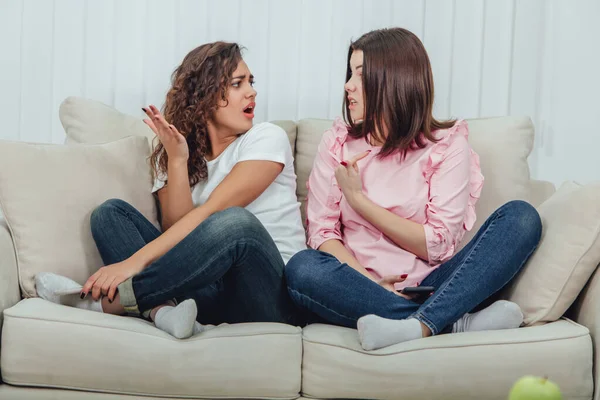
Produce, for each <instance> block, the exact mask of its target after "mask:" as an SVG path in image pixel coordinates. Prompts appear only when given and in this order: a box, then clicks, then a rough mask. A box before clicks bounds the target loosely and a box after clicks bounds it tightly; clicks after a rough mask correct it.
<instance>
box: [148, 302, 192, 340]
mask: <svg viewBox="0 0 600 400" xmlns="http://www.w3.org/2000/svg"><path fill="white" fill-rule="evenodd" d="M197 314H198V308H197V306H196V302H195V301H194V300H193V299H188V300H185V301H183V302H181V303H179V304H178V305H177V306H175V307H173V306H164V307H161V308H160V309H159V310H158V311H157V312H156V314H155V315H154V325H156V327H157V328H158V329H160V330H162V331H165V332H167V333H168V334H170V335H171V336H174V337H176V338H177V339H187V338H189V337H190V336H192V335H193V334H194V332H195V330H197V329H199V328H198V327H197V326H196V315H197ZM198 325H200V324H199V323H198ZM200 329H202V325H200ZM200 332H202V330H200Z"/></svg>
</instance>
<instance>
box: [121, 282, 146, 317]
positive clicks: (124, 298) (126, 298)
mask: <svg viewBox="0 0 600 400" xmlns="http://www.w3.org/2000/svg"><path fill="white" fill-rule="evenodd" d="M119 297H120V302H121V305H122V306H123V308H124V309H125V313H126V314H127V315H129V316H131V317H144V318H146V319H149V318H150V310H146V311H144V312H140V309H139V307H138V305H137V300H136V298H135V293H134V292H133V278H129V279H127V280H126V281H124V282H122V283H121V284H120V285H119Z"/></svg>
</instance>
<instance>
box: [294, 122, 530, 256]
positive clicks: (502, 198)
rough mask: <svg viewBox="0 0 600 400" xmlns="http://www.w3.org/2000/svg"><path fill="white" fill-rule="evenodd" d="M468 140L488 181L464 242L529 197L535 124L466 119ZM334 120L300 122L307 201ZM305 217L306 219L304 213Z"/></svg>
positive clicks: (300, 167)
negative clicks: (315, 165) (502, 210)
mask: <svg viewBox="0 0 600 400" xmlns="http://www.w3.org/2000/svg"><path fill="white" fill-rule="evenodd" d="M467 122H468V124H469V132H470V133H469V143H470V144H471V146H472V147H473V150H475V152H476V153H477V154H479V158H480V162H481V170H482V173H483V176H484V177H485V183H484V185H483V190H482V192H481V197H480V199H479V201H478V202H477V205H476V207H475V208H476V210H477V222H476V223H475V226H474V227H473V229H472V230H471V231H470V232H467V234H466V235H465V238H464V239H463V241H462V244H463V246H464V245H465V244H467V243H468V241H469V240H470V239H471V238H472V237H473V236H474V235H475V233H476V232H477V230H478V229H479V228H480V227H481V225H483V223H484V222H485V220H486V219H487V217H489V216H490V215H491V214H492V213H493V212H494V211H495V210H496V209H497V208H498V207H500V206H501V205H503V204H504V203H506V202H508V201H510V200H529V198H530V197H531V196H530V191H531V186H530V178H529V166H528V164H527V157H528V156H529V153H531V149H532V146H533V124H532V123H531V120H530V119H529V118H527V117H500V118H483V119H470V120H467ZM332 124H333V121H331V120H324V119H321V120H319V119H307V120H301V121H300V122H299V123H298V138H297V140H296V174H297V175H298V199H299V200H300V201H301V202H302V211H303V212H304V208H305V207H304V203H305V201H306V195H307V189H306V181H307V180H308V176H309V174H310V171H311V169H312V164H313V161H314V159H315V155H316V152H317V147H318V146H319V142H320V141H321V137H322V136H323V132H325V131H326V130H327V129H329V128H331V126H332ZM302 220H303V221H304V220H305V218H304V214H303V218H302Z"/></svg>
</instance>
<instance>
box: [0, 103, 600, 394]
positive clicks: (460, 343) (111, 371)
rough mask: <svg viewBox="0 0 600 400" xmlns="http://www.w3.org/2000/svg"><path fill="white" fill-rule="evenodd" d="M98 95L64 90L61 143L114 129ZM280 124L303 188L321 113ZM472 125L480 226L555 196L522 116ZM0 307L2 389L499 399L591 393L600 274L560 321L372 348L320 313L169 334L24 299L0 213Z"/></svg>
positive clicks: (301, 192)
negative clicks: (307, 319) (511, 206)
mask: <svg viewBox="0 0 600 400" xmlns="http://www.w3.org/2000/svg"><path fill="white" fill-rule="evenodd" d="M94 107H99V108H98V109H97V108H94ZM102 107H105V106H101V105H99V104H95V103H94V102H90V103H86V101H84V100H81V99H74V98H70V99H67V101H66V102H65V103H64V104H63V106H62V108H61V120H62V121H63V125H65V128H66V131H67V134H68V137H69V142H102V141H106V140H112V139H117V138H118V137H110V135H111V134H113V133H114V132H113V131H112V130H110V129H109V130H110V132H101V130H102V129H100V128H98V129H99V131H98V132H90V131H89V130H93V129H96V128H89V130H88V131H86V129H85V125H86V124H89V125H93V124H92V123H91V122H90V121H91V120H93V119H94V118H96V115H98V114H102V113H109V114H110V112H113V113H116V111H114V110H113V111H110V112H109V111H108V110H107V109H103V108H102ZM86 112H87V113H88V114H89V115H87V116H86V115H84V114H85V113H86ZM109 114H107V115H109ZM102 115H104V114H102ZM113 116H114V117H115V118H116V119H115V121H117V119H118V118H125V119H127V118H131V117H127V116H122V115H117V114H114V115H113ZM109 117H110V115H109ZM109 117H106V118H103V119H102V122H101V123H103V124H104V123H106V121H107V120H108V119H110V118H109ZM117 117H118V118H117ZM86 118H88V119H87V120H86ZM82 121H83V122H82ZM78 123H81V124H80V125H78ZM277 123H278V124H279V125H280V126H282V127H283V128H284V129H285V130H286V131H287V132H288V135H289V137H290V143H291V144H292V146H293V148H294V154H295V162H296V169H297V175H298V196H299V199H300V200H304V198H305V195H306V186H305V182H306V179H307V177H308V174H309V172H310V167H311V165H312V160H313V158H314V155H315V151H316V147H317V145H318V142H319V140H320V136H321V135H322V133H323V131H324V130H325V129H327V128H328V127H330V126H331V121H326V120H302V121H299V122H298V123H295V122H292V121H279V122H277ZM117 125H118V123H117ZM134 125H135V123H134ZM469 125H470V129H471V139H470V140H471V142H472V144H473V147H474V148H475V150H476V151H477V152H478V153H479V154H480V156H481V159H482V166H483V169H484V171H483V172H484V175H485V176H486V188H485V189H484V193H483V195H482V198H481V200H480V204H479V205H478V213H479V215H478V217H479V218H478V223H479V224H481V223H482V222H483V221H484V220H485V218H486V217H487V216H488V215H489V214H490V213H491V212H492V211H493V209H495V208H496V207H497V206H499V205H500V204H502V203H503V202H505V201H507V200H510V199H512V198H522V199H526V200H529V201H531V202H532V203H534V204H535V205H539V204H540V203H542V201H544V200H545V199H546V198H548V197H550V196H551V195H552V193H553V192H554V187H553V186H552V185H551V184H549V183H544V182H536V181H531V180H529V171H528V169H527V164H526V158H527V155H528V154H529V152H530V151H531V146H532V140H533V126H532V124H531V121H530V120H529V119H528V118H509V117H506V118H497V119H488V120H472V121H469ZM118 126H119V127H120V128H119V129H120V131H119V132H118V133H117V134H116V135H117V136H119V137H120V136H127V135H129V134H139V132H142V133H141V134H148V132H147V131H143V129H145V128H144V127H143V126H137V125H135V126H134V127H132V125H131V124H130V125H127V124H125V123H123V124H121V125H118ZM105 128H106V126H105ZM113 128H114V126H112V128H111V129H113ZM119 129H118V130H119ZM136 130H137V131H136ZM507 132H508V133H507ZM490 141H491V143H490ZM511 141H512V142H511ZM503 151H506V154H502V152H503ZM498 153H501V154H498ZM509 153H510V154H509ZM511 157H512V158H511ZM519 163H520V164H519ZM511 182H512V183H511ZM58 206H60V205H57V207H58ZM478 226H479V225H478ZM532 290H533V288H532ZM0 311H3V326H2V345H1V353H0V361H1V372H2V379H3V383H2V384H0V399H14V400H18V399H67V400H68V399H90V400H92V399H98V400H105V399H106V400H112V399H127V400H129V399H142V398H143V399H164V398H175V399H184V398H186V399H188V398H205V399H223V398H243V399H296V398H321V399H325V398H363V399H364V398H372V399H465V400H466V399H505V398H506V397H507V393H508V391H509V389H510V387H511V386H512V384H513V383H514V382H515V381H516V380H517V379H518V378H519V377H521V376H523V375H526V374H533V375H540V376H544V375H546V376H549V377H550V378H551V379H552V380H553V381H555V382H557V383H558V384H559V385H560V387H561V390H562V392H563V395H564V398H565V399H573V400H575V399H577V400H580V399H581V400H583V399H592V398H594V399H599V398H600V396H599V395H598V393H596V394H595V396H594V386H595V385H597V384H598V371H595V370H594V368H593V367H594V365H597V364H596V363H597V362H598V356H597V355H594V352H593V345H594V343H595V342H596V340H597V339H598V335H600V276H598V275H594V276H593V277H592V279H591V280H590V281H589V283H588V285H587V287H586V289H585V290H584V291H583V292H582V293H581V295H579V298H578V299H577V302H576V304H575V306H574V307H573V308H572V310H571V312H570V314H569V315H570V318H571V319H568V318H561V319H559V320H557V321H555V322H550V323H544V324H538V325H537V326H532V327H525V328H520V329H516V330H509V331H495V332H478V333H463V334H453V335H440V336H437V337H432V338H427V339H422V340H415V341H411V342H407V343H402V344H399V345H395V346H391V347H389V348H385V349H381V350H377V351H373V352H366V351H364V350H362V348H361V347H360V344H359V342H358V337H357V333H356V331H355V330H353V329H347V328H340V327H335V326H328V325H320V324H316V325H311V326H308V327H306V328H304V329H300V328H298V327H293V326H287V325H282V324H270V323H256V324H240V325H221V326H219V327H217V328H215V329H213V330H211V331H208V332H205V333H202V334H200V335H197V336H194V337H192V338H190V339H188V340H183V341H179V340H176V339H173V338H172V337H170V336H169V335H167V334H165V333H164V332H161V331H159V330H157V329H155V328H154V327H153V326H152V325H151V324H149V323H147V322H145V321H143V320H140V319H134V318H125V317H116V316H111V315H104V314H99V313H93V312H88V311H83V310H79V309H73V308H68V307H63V306H59V305H55V304H52V303H49V302H46V301H44V300H41V299H37V298H27V299H21V294H20V290H19V276H18V266H17V260H16V258H15V249H14V248H13V241H12V239H11V234H10V232H9V229H8V227H7V224H6V222H5V221H3V220H0ZM301 396H303V397H301Z"/></svg>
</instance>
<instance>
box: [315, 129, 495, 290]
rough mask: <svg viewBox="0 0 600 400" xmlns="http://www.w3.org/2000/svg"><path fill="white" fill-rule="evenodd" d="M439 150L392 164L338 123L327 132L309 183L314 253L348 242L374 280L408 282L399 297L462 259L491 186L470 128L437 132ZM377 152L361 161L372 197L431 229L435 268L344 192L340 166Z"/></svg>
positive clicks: (400, 285) (395, 157) (418, 152)
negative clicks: (459, 253) (460, 251)
mask: <svg viewBox="0 0 600 400" xmlns="http://www.w3.org/2000/svg"><path fill="white" fill-rule="evenodd" d="M434 135H435V137H436V138H438V139H440V141H439V142H437V143H432V142H429V143H428V144H427V146H426V147H425V148H423V149H418V150H409V151H408V152H407V154H406V158H405V159H404V160H402V156H401V155H400V154H394V155H392V156H388V157H386V158H384V159H380V158H378V157H377V155H378V153H379V151H380V150H381V147H375V146H371V145H369V144H368V143H367V142H366V141H365V140H364V139H353V138H350V137H349V136H348V131H347V126H346V124H345V123H344V122H343V121H342V120H341V119H340V118H337V119H336V120H335V122H334V123H333V127H332V128H331V129H329V130H328V131H326V132H325V134H324V135H323V139H322V140H321V143H320V145H319V150H318V154H317V156H316V159H315V163H314V166H313V170H312V172H311V174H310V178H309V180H308V183H307V186H308V203H307V208H306V214H307V220H308V221H307V224H308V228H307V231H308V245H309V246H310V247H312V248H314V249H318V248H319V246H321V244H323V242H325V241H327V240H330V239H337V240H340V241H341V242H342V243H343V244H344V246H345V247H346V249H348V251H350V253H351V254H353V255H354V257H355V258H356V259H357V260H358V261H359V262H360V263H361V265H363V266H364V267H365V268H366V269H367V270H368V271H369V272H370V273H371V275H373V277H374V278H381V277H384V276H387V275H398V274H404V273H405V274H408V278H407V279H406V281H404V282H402V283H398V284H396V289H401V288H403V287H406V286H415V285H417V284H418V283H420V282H422V281H423V279H424V278H425V277H426V276H427V275H429V274H430V273H431V272H432V271H433V269H434V268H436V267H437V266H438V265H439V264H440V263H442V262H444V261H446V260H448V259H450V258H451V257H452V256H453V255H454V253H455V252H456V250H457V248H458V246H459V243H460V241H461V239H462V238H463V236H464V234H465V232H466V231H468V230H471V229H472V228H473V224H474V223H475V218H476V217H475V203H476V202H477V199H478V198H479V195H480V193H481V188H482V186H483V175H482V174H481V168H480V166H479V156H478V155H477V154H476V153H475V152H474V151H473V150H472V149H471V147H470V146H469V143H468V140H467V138H468V135H469V131H468V127H467V123H466V122H465V121H458V122H456V124H455V125H454V126H453V127H452V128H450V129H442V130H438V131H435V132H434ZM369 149H370V150H371V153H370V154H369V155H368V156H366V157H365V158H363V159H362V160H360V161H358V167H359V170H360V175H361V178H362V181H363V191H364V193H365V195H366V196H367V197H368V198H369V199H370V200H371V201H373V202H374V203H376V204H377V205H379V206H380V207H383V208H385V209H386V210H388V211H391V212H393V213H394V214H396V215H398V216H400V217H402V218H406V219H408V220H410V221H413V222H417V223H419V224H422V225H423V227H424V228H425V237H426V242H427V252H428V256H429V262H427V261H424V260H422V259H420V258H418V257H417V256H416V255H414V254H412V253H410V252H408V251H406V250H403V249H401V248H400V247H398V246H397V245H396V244H395V243H394V242H392V241H391V240H390V239H388V238H387V237H386V236H385V235H384V234H383V233H382V232H380V231H379V230H378V229H377V228H375V227H374V226H373V225H371V224H370V223H369V222H368V221H367V220H365V219H364V218H363V217H361V216H360V215H359V214H358V213H357V212H356V211H354V210H353V209H352V207H350V205H349V204H348V202H347V201H346V199H345V198H344V196H343V194H342V191H341V189H340V188H339V186H338V185H337V181H336V179H335V175H334V170H335V168H336V167H337V166H338V165H339V164H340V161H343V160H348V159H350V158H352V157H353V156H354V155H356V154H359V153H362V152H364V151H365V150H369Z"/></svg>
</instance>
